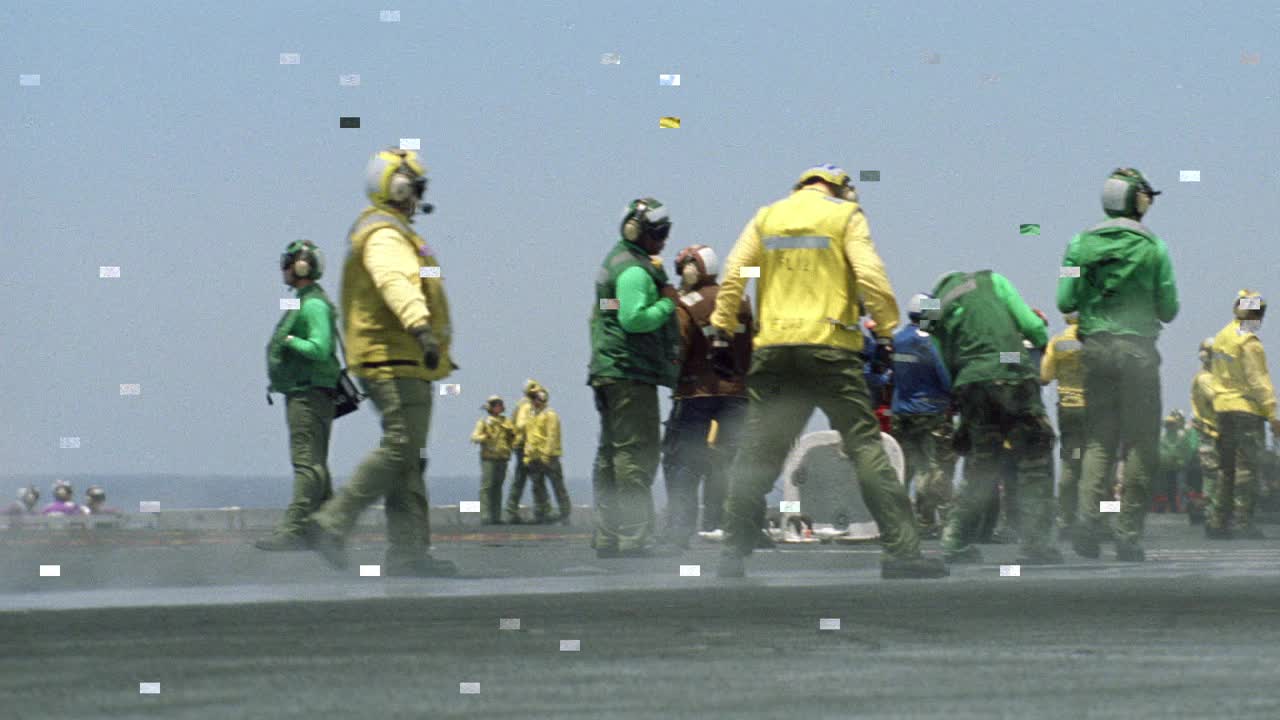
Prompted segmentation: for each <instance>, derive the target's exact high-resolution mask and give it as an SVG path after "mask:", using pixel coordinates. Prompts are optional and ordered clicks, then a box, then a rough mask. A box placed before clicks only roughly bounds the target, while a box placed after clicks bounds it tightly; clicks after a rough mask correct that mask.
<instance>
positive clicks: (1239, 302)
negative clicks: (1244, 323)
mask: <svg viewBox="0 0 1280 720" xmlns="http://www.w3.org/2000/svg"><path fill="white" fill-rule="evenodd" d="M1232 312H1233V313H1234V314H1235V316H1236V317H1237V318H1239V319H1241V320H1261V319H1262V317H1263V315H1266V313H1267V301H1266V299H1265V298H1263V297H1262V295H1261V294H1260V293H1257V292H1254V291H1253V290H1250V289H1248V288H1245V289H1244V290H1241V291H1240V292H1238V293H1236V302H1235V305H1234V306H1233V307H1232Z"/></svg>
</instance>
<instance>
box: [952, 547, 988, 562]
mask: <svg viewBox="0 0 1280 720" xmlns="http://www.w3.org/2000/svg"><path fill="white" fill-rule="evenodd" d="M942 559H943V561H945V562H946V563H947V564H949V565H979V564H981V563H982V551H981V550H979V549H978V546H977V545H966V546H965V548H964V549H963V550H954V551H943V553H942Z"/></svg>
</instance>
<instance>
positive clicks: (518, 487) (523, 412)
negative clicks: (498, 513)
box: [507, 378, 545, 525]
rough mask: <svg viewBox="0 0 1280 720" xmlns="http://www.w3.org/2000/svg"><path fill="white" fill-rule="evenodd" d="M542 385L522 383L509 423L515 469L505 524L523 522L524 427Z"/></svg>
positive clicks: (524, 476)
mask: <svg viewBox="0 0 1280 720" xmlns="http://www.w3.org/2000/svg"><path fill="white" fill-rule="evenodd" d="M544 389H545V388H543V387H542V384H541V383H539V382H538V381H537V380H534V379H533V378H529V379H528V380H525V381H524V394H523V395H521V396H520V400H519V401H518V402H517V403H516V410H515V412H513V413H512V414H511V423H512V425H514V426H515V431H516V433H515V441H514V444H513V445H512V446H511V449H512V451H513V452H514V453H515V461H516V469H515V472H514V474H513V475H512V477H511V489H510V490H509V491H508V492H507V522H509V523H511V524H512V525H519V524H520V523H522V522H524V518H522V517H521V516H520V497H521V496H522V495H524V486H525V481H526V480H528V477H529V466H528V464H527V463H525V461H524V442H525V427H526V425H528V423H529V415H530V414H531V413H533V396H534V395H536V394H537V392H538V391H539V390H544Z"/></svg>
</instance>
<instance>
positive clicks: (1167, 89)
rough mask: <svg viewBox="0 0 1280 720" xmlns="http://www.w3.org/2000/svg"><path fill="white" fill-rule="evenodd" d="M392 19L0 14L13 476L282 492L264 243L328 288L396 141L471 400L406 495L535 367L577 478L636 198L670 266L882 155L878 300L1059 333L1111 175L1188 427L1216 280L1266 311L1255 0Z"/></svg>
mask: <svg viewBox="0 0 1280 720" xmlns="http://www.w3.org/2000/svg"><path fill="white" fill-rule="evenodd" d="M388 5H390V6H391V7H397V4H396V3H388ZM382 7H383V6H379V5H365V6H359V7H356V6H352V5H347V4H338V3H324V2H322V3H315V2H306V3H303V2H281V3H271V4H270V5H269V6H267V7H254V6H251V5H250V4H247V3H244V4H240V3H237V4H232V5H229V6H222V7H209V6H199V7H196V6H185V7H184V6H174V5H170V4H167V3H158V2H131V3H120V4H109V5H97V4H92V3H62V4H57V5H48V4H45V3H34V2H10V3H6V4H5V5H4V6H3V7H0V36H2V37H4V42H3V43H0V67H3V68H4V69H5V72H6V73H7V79H6V80H5V81H4V82H5V84H4V85H3V86H0V87H3V90H0V122H2V123H3V126H4V127H5V129H6V130H5V162H4V163H2V164H0V232H2V233H3V237H0V303H2V304H3V306H4V307H5V308H7V309H8V313H7V319H6V321H5V322H3V323H0V345H2V347H3V349H4V358H5V362H4V370H5V382H6V385H7V388H6V389H7V392H6V394H5V399H4V401H3V403H0V418H2V423H3V424H2V426H3V428H4V432H2V433H0V462H2V463H3V468H4V470H3V472H4V473H5V474H7V475H20V474H23V473H64V474H69V475H70V474H79V473H109V474H134V473H173V474H192V475H207V474H226V475H254V476H263V475H270V476H277V475H278V476H282V477H283V476H284V475H286V474H287V472H288V455H287V438H286V435H285V427H284V418H283V405H282V404H281V403H280V402H277V404H276V405H275V406H271V407H268V406H267V404H266V403H265V400H264V390H265V387H266V382H267V381H266V376H265V357H264V356H265V351H264V348H265V346H266V343H267V339H268V337H269V335H270V332H271V329H272V328H273V327H274V324H275V322H276V320H277V319H278V318H279V315H280V310H279V299H280V298H282V297H290V296H291V295H290V294H289V293H288V291H287V289H286V288H285V287H284V286H283V285H282V284H281V283H280V274H279V272H278V269H277V264H276V263H277V258H278V257H279V254H280V252H281V251H282V250H283V248H284V247H285V245H286V243H288V242H289V241H290V240H293V239H296V238H300V237H305V238H310V239H312V240H314V241H316V242H317V243H318V244H319V245H320V246H321V248H322V249H323V250H324V251H325V252H326V255H327V260H328V268H327V270H328V272H327V275H326V277H325V279H324V280H323V281H322V283H323V284H324V285H325V286H326V288H327V289H328V290H329V291H330V292H331V293H332V294H333V295H334V296H335V297H336V296H337V294H338V289H339V280H340V275H341V271H340V268H341V264H342V261H343V259H344V257H345V254H346V250H345V247H343V241H344V238H345V233H346V230H347V228H348V227H349V225H350V223H351V221H352V220H353V219H354V217H355V215H356V213H357V212H358V211H359V210H360V208H361V207H363V206H364V198H363V196H362V180H363V168H364V165H365V162H366V161H367V160H368V157H369V156H370V154H371V153H373V152H374V151H376V150H377V149H379V148H381V147H384V146H387V145H391V144H395V143H397V141H398V140H399V139H400V138H421V139H422V155H423V157H424V159H425V161H426V163H427V165H428V166H429V168H430V177H431V188H430V192H429V195H428V198H427V199H428V200H429V201H430V202H432V203H434V204H435V205H436V207H437V210H436V213H435V214H433V215H431V216H428V217H421V218H419V219H418V221H417V227H418V228H419V229H420V230H421V232H422V233H423V235H424V237H425V238H426V240H427V241H428V243H430V244H431V245H432V247H433V248H435V250H436V252H437V254H438V257H439V259H440V263H441V265H442V267H443V272H444V278H445V284H446V287H447V289H448V292H449V294H450V299H451V305H452V307H453V313H454V315H455V321H454V334H455V338H456V340H455V342H456V347H455V355H456V359H457V362H458V363H459V364H460V365H461V366H462V368H463V369H462V370H461V371H460V372H458V373H456V374H455V375H454V376H453V377H452V378H450V379H449V380H448V381H447V382H455V383H460V384H461V385H462V387H463V392H462V394H461V396H457V397H440V396H437V397H436V398H435V406H434V412H433V418H432V429H431V436H430V445H429V452H430V456H431V466H430V469H429V477H436V476H444V475H449V476H461V475H472V474H474V473H476V472H477V467H476V464H477V463H476V451H475V449H474V446H472V445H471V444H470V443H468V441H467V437H468V435H469V433H470V429H471V425H472V424H473V423H474V421H475V419H476V417H478V415H479V413H480V411H479V409H478V408H479V406H480V404H481V403H482V401H483V399H484V398H485V397H486V396H487V395H489V394H490V393H495V392H496V393H498V394H501V395H502V396H503V397H504V398H506V400H507V402H508V407H509V408H510V407H514V400H515V397H516V394H517V393H518V391H519V388H520V386H521V385H522V383H523V382H524V379H525V378H526V377H534V378H537V379H538V380H539V381H541V382H543V383H544V384H545V385H546V386H547V387H548V388H549V389H550V392H551V403H552V405H553V406H554V407H556V408H557V409H558V410H559V412H560V414H561V417H562V419H563V422H564V439H565V448H564V449H565V472H566V475H567V476H569V477H586V476H587V475H589V472H590V464H591V461H592V456H593V452H594V445H595V441H596V434H597V430H598V427H597V426H598V421H597V417H596V413H595V411H594V409H593V406H592V403H591V397H590V393H589V392H588V391H587V388H586V387H585V385H584V382H585V378H586V363H587V359H588V331H587V322H586V321H587V316H588V313H589V311H590V305H591V302H592V288H591V283H592V279H593V277H594V274H595V268H596V266H597V265H598V263H599V262H600V260H601V259H602V258H603V256H604V253H605V252H606V250H607V249H608V247H609V245H610V244H611V243H612V242H613V240H614V239H615V238H616V227H617V220H618V213H619V212H620V210H621V208H622V207H623V206H624V205H625V204H626V202H627V201H628V200H630V199H632V198H634V197H640V196H644V195H653V196H655V197H657V198H659V199H661V200H662V201H663V202H665V203H667V204H668V206H669V207H670V208H671V212H672V217H673V220H674V230H673V233H672V237H671V240H670V241H669V242H668V246H667V251H666V253H665V256H666V258H667V260H668V263H669V262H670V259H671V258H673V257H674V256H675V253H676V252H678V250H679V249H680V248H681V247H684V246H686V245H690V244H694V243H702V244H707V245H711V246H712V247H714V248H715V249H716V251H717V252H718V253H720V255H721V257H725V256H727V254H728V251H729V249H730V247H731V245H732V242H733V241H734V239H735V238H736V237H737V234H738V232H739V231H740V230H741V228H742V226H743V224H744V223H745V222H746V221H747V220H748V219H749V218H750V217H751V214H752V213H753V212H754V211H755V209H756V208H758V207H759V206H761V205H764V204H766V203H769V202H771V201H773V200H776V199H778V198H779V197H781V196H783V195H784V194H785V193H786V191H787V189H788V187H789V186H790V183H791V182H792V181H793V180H794V178H795V176H796V175H797V174H798V173H799V171H800V170H802V169H803V168H804V167H806V166H808V165H811V164H815V163H821V162H828V161H830V162H835V163H838V164H841V165H843V166H844V167H845V168H846V169H848V170H849V171H850V172H851V173H853V174H854V176H855V177H857V175H856V173H857V172H858V171H860V170H878V171H880V173H881V180H880V181H879V182H860V183H857V185H858V187H859V193H860V195H861V198H862V202H863V206H864V208H865V210H866V212H867V216H868V218H869V222H870V226H871V231H872V237H873V239H874V240H875V242H876V245H877V248H878V249H879V252H880V254H881V256H882V257H883V258H884V260H885V263H886V265H887V268H888V272H889V276H890V278H891V280H892V282H893V286H894V289H895V291H896V292H897V294H898V297H899V300H900V305H901V306H903V308H904V312H905V304H906V300H907V298H909V297H910V295H911V293H913V292H916V291H918V290H921V289H925V288H927V287H928V285H930V284H931V283H932V282H933V280H934V278H936V277H937V276H938V274H939V273H941V272H943V271H945V270H950V269H962V270H970V269H978V268H984V267H990V268H992V269H995V270H997V271H999V272H1001V273H1003V274H1005V275H1006V276H1007V277H1009V279H1010V280H1011V281H1012V282H1013V283H1014V284H1015V285H1016V286H1017V287H1018V289H1019V290H1020V291H1021V292H1022V294H1023V296H1024V297H1025V298H1026V299H1027V301H1028V302H1029V303H1030V304H1032V305H1033V306H1036V307H1040V308H1043V309H1044V310H1045V311H1046V312H1047V313H1048V314H1049V316H1050V318H1051V319H1052V320H1053V326H1052V329H1053V330H1054V331H1055V332H1056V331H1057V330H1059V329H1061V326H1062V324H1061V320H1060V317H1059V316H1058V314H1057V313H1056V308H1055V307H1054V300H1053V298H1054V289H1055V285H1056V281H1057V277H1058V265H1059V263H1060V260H1061V257H1062V252H1063V250H1064V248H1065V246H1066V243H1067V241H1068V240H1069V239H1070V237H1071V236H1072V235H1073V234H1074V233H1075V232H1077V231H1079V230H1081V229H1082V228H1085V227H1087V226H1089V225H1091V224H1093V223H1095V222H1097V221H1098V220H1100V219H1102V217H1103V214H1102V211H1101V208H1100V205H1099V191H1100V189H1101V186H1102V182H1103V180H1104V179H1105V177H1106V175H1107V173H1108V172H1109V171H1110V170H1112V169H1113V168H1115V167H1118V166H1125V165H1131V166H1134V167H1138V168H1140V169H1141V170H1142V171H1143V172H1144V173H1145V174H1146V175H1147V177H1149V178H1150V179H1151V181H1152V183H1153V184H1154V185H1155V187H1156V189H1158V190H1162V191H1164V194H1163V195H1161V196H1160V197H1159V198H1158V199H1157V201H1156V203H1155V206H1154V207H1153V209H1152V210H1151V212H1150V214H1149V215H1148V217H1147V222H1148V224H1149V225H1150V226H1151V227H1152V228H1153V229H1154V230H1155V232H1156V233H1157V234H1159V235H1160V236H1161V237H1162V238H1163V239H1164V240H1165V241H1166V242H1167V243H1168V246H1169V252H1170V256H1171V258H1172V260H1173V265H1174V270H1175V273H1176V276H1177V280H1178V284H1179V291H1180V295H1181V299H1182V310H1181V313H1180V314H1179V316H1178V318H1177V319H1176V320H1175V321H1174V323H1173V324H1172V325H1171V326H1170V327H1168V328H1167V329H1166V330H1165V332H1164V333H1163V335H1162V337H1161V340H1160V344H1159V348H1160V350H1161V353H1162V354H1163V356H1164V365H1163V367H1162V379H1163V382H1164V402H1165V407H1166V408H1172V407H1181V408H1183V409H1184V410H1185V409H1187V407H1188V404H1189V401H1188V399H1187V388H1188V386H1189V383H1190V380H1191V377H1192V373H1193V371H1194V370H1195V368H1196V366H1197V361H1196V346H1197V343H1198V342H1199V341H1200V340H1201V339H1202V338H1204V337H1206V336H1208V335H1212V334H1213V333H1215V332H1216V331H1217V330H1218V329H1219V328H1220V327H1221V326H1222V325H1223V324H1224V323H1225V322H1227V320H1228V319H1229V315H1228V314H1227V308H1228V306H1229V304H1230V302H1231V300H1232V299H1233V297H1234V294H1235V291H1236V290H1237V289H1238V288H1239V287H1241V286H1248V287H1251V288H1254V289H1256V290H1259V291H1261V292H1262V293H1263V294H1264V295H1266V296H1268V297H1272V296H1274V294H1275V292H1276V290H1277V287H1276V280H1275V277H1276V274H1277V273H1276V270H1277V261H1276V258H1277V250H1276V249H1275V238H1274V233H1275V228H1276V227H1277V225H1280V223H1277V217H1276V213H1277V210H1276V207H1277V203H1276V202H1275V197H1276V191H1277V183H1278V181H1280V175H1278V169H1277V167H1276V166H1275V164H1274V162H1275V158H1276V157H1280V138H1278V137H1277V135H1276V133H1275V132H1274V131H1273V130H1274V126H1275V120H1276V118H1277V117H1278V116H1280V115H1278V112H1277V111H1278V110H1280V107H1278V103H1277V90H1276V88H1277V79H1278V78H1277V69H1276V68H1277V64H1276V63H1277V62H1280V51H1278V50H1277V49H1276V48H1275V46H1274V41H1275V38H1276V37H1277V31H1280V11H1278V10H1277V9H1276V8H1275V7H1274V6H1271V5H1269V4H1264V3H1241V4H1236V5H1232V6H1231V8H1230V11H1226V10H1224V8H1223V7H1222V6H1220V5H1219V6H1215V5H1212V4H1208V3H1200V4H1192V3H1187V4H1185V5H1179V6H1178V7H1177V9H1176V10H1171V9H1170V6H1169V5H1168V4H1158V3H1154V2H1150V3H1144V2H1139V3H1129V4H1124V5H1116V4H1111V3H1090V4H1071V5H1070V6H1069V7H1062V8H1058V7H1047V6H1042V5H1027V4H1019V3H1012V2H1007V3H1005V2H993V3H983V4H980V5H976V6H969V5H964V6H960V5H954V6H944V5H942V4H940V3H925V4H920V5H919V6H915V7H901V6H899V5H897V4H890V3H883V4H879V5H863V4H850V3H842V2H813V3H807V4H805V5H804V7H803V8H801V9H797V10H795V11H794V12H785V13H784V12H781V11H780V10H779V7H780V6H779V5H778V4H776V3H765V2H744V3H740V4H737V5H736V6H735V7H734V8H733V9H732V10H730V9H729V8H728V7H727V6H726V5H725V4H723V3H708V2H687V3H680V4H678V6H669V7H665V8H664V7H661V6H655V7H646V8H645V9H644V10H643V12H641V11H636V10H630V9H629V10H628V11H627V12H626V13H625V16H624V14H621V13H619V9H620V8H622V7H624V6H621V5H615V4H612V3H586V2H584V3H572V4H570V3H565V4H559V5H555V6H544V5H537V6H533V5H530V6H524V5H522V4H517V3H498V2H495V3H481V2H475V3H465V4H444V3H432V4H429V5H426V6H417V5H416V4H415V5H414V6H411V5H409V4H404V5H402V6H399V7H400V8H401V21H400V22H398V23H383V22H379V10H380V9H381V8H382ZM606 52H616V53H619V54H620V55H621V64H620V65H604V64H601V63H600V56H601V54H603V53H606ZM282 53H298V54H299V55H300V62H299V64H296V65H281V64H280V62H279V56H280V55H281V54H282ZM1254 53H1257V54H1260V62H1259V63H1258V64H1252V63H1250V62H1244V60H1245V59H1246V58H1245V57H1244V56H1245V55H1249V54H1254ZM930 56H935V57H930ZM929 60H938V62H936V63H935V62H930V61H929ZM665 73H678V74H680V76H681V83H680V85H679V86H678V87H663V86H660V85H659V81H658V76H659V75H660V74H665ZM355 74H358V75H359V76H360V84H359V85H358V86H353V85H350V84H349V81H348V83H347V84H343V83H342V81H341V80H340V78H341V77H343V76H350V75H355ZM20 75H23V76H25V75H39V76H40V81H39V85H37V86H32V85H30V84H28V83H25V82H23V81H20V80H19V79H18V78H17V77H15V76H20ZM342 116H359V117H360V118H361V127H360V129H341V128H339V126H338V125H339V123H338V118H339V117H342ZM660 116H678V117H680V118H681V120H682V124H681V127H680V128H679V129H676V130H659V129H658V118H659V117H660ZM1182 170H1199V171H1201V181H1200V182H1198V183H1183V182H1179V172H1180V171H1182ZM1025 223H1039V224H1040V226H1041V234H1040V235H1039V236H1024V235H1021V234H1020V233H1019V226H1020V225H1021V224H1025ZM100 266H119V267H120V268H121V273H120V277H119V278H109V279H100V278H99V277H98V274H99V273H98V269H99V267H100ZM1273 334H1274V333H1273V331H1272V330H1271V329H1270V328H1269V327H1264V329H1263V332H1262V338H1263V340H1264V342H1272V340H1270V338H1271V337H1272V336H1273ZM1273 357H1275V355H1274V354H1273ZM134 383H136V384H139V385H140V390H141V394H140V395H137V396H134V395H127V396H121V395H120V385H122V384H134ZM662 395H663V397H664V410H665V407H666V405H667V401H665V397H666V396H667V395H668V393H666V392H663V393H662ZM1046 399H1047V400H1048V401H1052V394H1051V393H1050V394H1048V395H1046ZM823 427H825V422H824V421H822V420H814V421H813V423H812V424H811V429H818V428H823ZM62 437H78V438H80V447H79V448H78V449H61V448H60V447H59V438H62ZM377 438H378V427H377V416H376V414H375V413H374V412H373V410H372V408H367V409H364V410H361V411H360V413H359V414H357V415H355V416H352V417H350V418H347V419H343V420H340V421H339V422H337V423H336V427H335V430H334V435H333V442H332V446H331V449H330V466H331V469H332V471H333V474H334V476H335V479H336V480H337V481H338V482H339V483H341V482H345V481H346V479H347V478H348V477H349V476H350V473H351V471H352V470H353V469H354V467H355V465H356V464H357V463H358V462H359V461H360V459H361V458H362V457H363V455H364V454H365V452H367V450H368V449H369V448H371V447H373V446H374V445H375V444H376V443H377ZM82 489H83V488H82V487H77V492H80V491H82ZM46 490H47V488H46V487H41V491H42V492H45V491H46ZM280 490H281V493H283V492H284V487H283V486H282V487H281V488H280ZM6 492H11V490H6ZM113 500H114V498H113ZM575 500H576V501H578V502H583V501H585V500H586V498H583V497H582V496H581V491H580V492H579V494H577V495H575Z"/></svg>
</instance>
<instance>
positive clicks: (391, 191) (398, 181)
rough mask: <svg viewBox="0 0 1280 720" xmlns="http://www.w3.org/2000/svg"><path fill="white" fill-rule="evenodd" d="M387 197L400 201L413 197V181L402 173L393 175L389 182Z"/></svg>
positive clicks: (393, 200)
mask: <svg viewBox="0 0 1280 720" xmlns="http://www.w3.org/2000/svg"><path fill="white" fill-rule="evenodd" d="M387 197H389V198H391V201H392V202H398V203H399V202H406V201H408V200H410V199H412V197H413V181H412V180H410V179H409V178H407V177H405V176H404V175H401V174H400V173H396V174H395V175H392V176H391V182H389V183H387Z"/></svg>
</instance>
